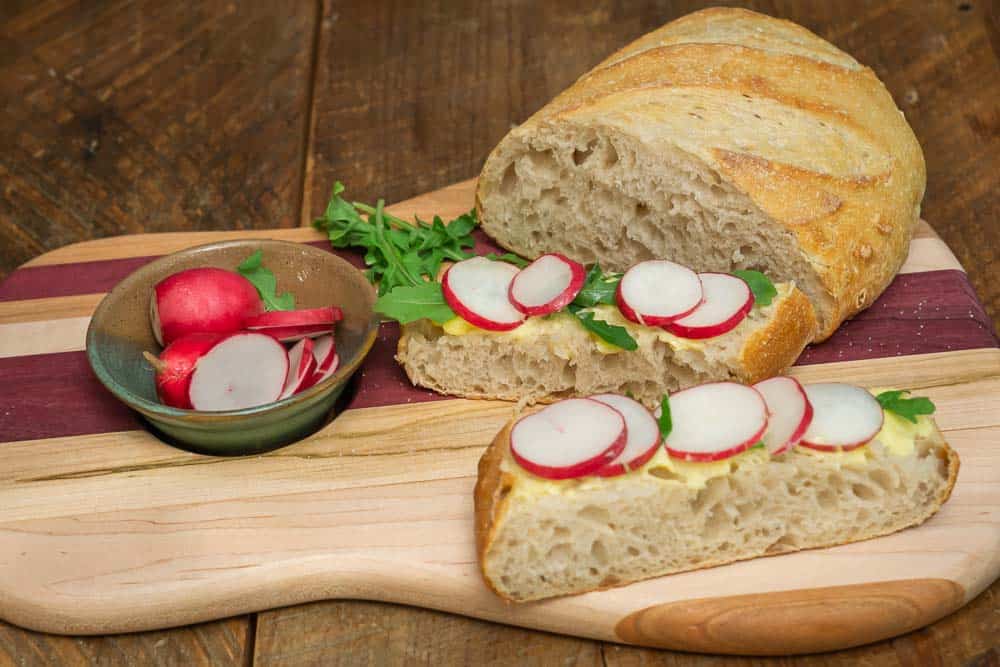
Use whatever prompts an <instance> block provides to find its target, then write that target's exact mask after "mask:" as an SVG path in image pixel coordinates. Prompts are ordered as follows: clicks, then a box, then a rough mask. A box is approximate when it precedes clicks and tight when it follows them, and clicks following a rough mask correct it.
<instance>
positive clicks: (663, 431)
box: [656, 394, 674, 440]
mask: <svg viewBox="0 0 1000 667" xmlns="http://www.w3.org/2000/svg"><path fill="white" fill-rule="evenodd" d="M656 423H657V424H658V425H659V427H660V437H661V438H663V439H664V440H666V439H667V436H669V435H670V432H671V431H673V430H674V422H673V420H672V419H671V417H670V394H664V395H663V398H662V399H661V400H660V416H659V417H657V418H656Z"/></svg>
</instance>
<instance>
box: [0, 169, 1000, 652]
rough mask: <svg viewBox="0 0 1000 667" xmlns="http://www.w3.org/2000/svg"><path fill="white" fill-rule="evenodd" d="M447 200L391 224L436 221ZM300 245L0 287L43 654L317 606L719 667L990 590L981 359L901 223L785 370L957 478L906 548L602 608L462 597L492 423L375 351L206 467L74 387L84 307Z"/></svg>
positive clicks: (134, 248)
mask: <svg viewBox="0 0 1000 667" xmlns="http://www.w3.org/2000/svg"><path fill="white" fill-rule="evenodd" d="M471 188H472V185H471V182H466V183H461V184H458V185H456V186H452V187H450V188H446V189H444V190H441V191H438V192H435V193H431V194H429V195H425V196H423V197H420V198H417V199H415V200H411V201H409V202H405V203H403V204H400V205H398V206H396V207H394V211H395V212H396V213H397V214H400V215H403V216H404V217H405V216H408V215H411V214H413V213H419V214H421V215H422V216H429V215H430V214H433V213H440V214H442V215H443V216H445V217H448V216H454V215H456V214H458V213H459V212H462V211H465V210H467V209H468V208H470V207H471V203H472V189H471ZM249 236H254V237H272V238H280V239H291V240H298V241H302V242H310V243H317V244H321V245H322V244H323V241H322V237H321V236H320V235H319V234H318V233H316V232H314V231H313V230H310V229H294V230H272V231H264V232H224V233H214V232H209V233H189V234H157V235H142V236H130V237H123V238H116V239H106V240H101V241H93V242H89V243H83V244H78V245H74V246H70V247H67V248H62V249H60V250H57V251H55V252H51V253H49V254H46V255H43V256H42V257H39V258H37V259H36V260H34V261H32V262H30V263H29V264H27V265H26V266H25V267H22V268H21V269H19V270H18V271H16V272H15V273H14V274H12V275H11V276H9V277H8V279H7V280H6V281H5V282H4V283H3V284H0V616H2V617H3V618H4V619H5V620H7V621H10V622H12V623H16V624H19V625H23V626H25V627H28V628H33V629H37V630H43V631H47V632H55V633H72V634H90V633H113V632H127V631H133V630H144V629H149V628H162V627H168V626H173V625H180V624H186V623H192V622H195V621H202V620H206V619H213V618H219V617H223V616H229V615H233V614H239V613H244V612H249V611H254V610H260V609H266V608H271V607H277V606H282V605H290V604H295V603H299V602H305V601H308V600H317V599H322V598H366V599H374V600H386V601H393V602H401V603H406V604H413V605H418V606H422V607H430V608H434V609H442V610H446V611H451V612H455V613H459V614H466V615H470V616H477V617H480V618H485V619H491V620H495V621H498V622H502V623H512V624H516V625H523V626H526V627H531V628H538V629H543V630H550V631H554V632H561V633H567V634H575V635H581V636H586V637H593V638H598V639H603V640H609V641H615V642H626V643H635V644H642V645H647V646H661V647H669V648H676V649H684V650H694V651H708V652H718V653H763V654H767V653H797V652H809V651H819V650H829V649H836V648H843V647H847V646H852V645H856V644H862V643H866V642H870V641H874V640H878V639H882V638H885V637H889V636H892V635H896V634H899V633H903V632H906V631H909V630H912V629H915V628H918V627H920V626H923V625H925V624H928V623H931V622H933V621H935V620H937V619H938V618H941V617H942V616H944V615H945V614H948V613H950V612H952V611H954V610H955V609H957V608H958V607H960V606H961V605H963V604H964V603H965V602H967V601H968V600H970V599H971V598H972V597H974V596H975V595H977V594H978V593H979V592H981V591H982V590H983V589H984V588H986V587H987V586H988V585H989V584H990V583H991V582H992V581H993V580H994V579H995V578H996V577H997V576H998V574H1000V400H998V397H1000V350H998V349H997V347H996V345H997V343H996V339H995V337H994V334H993V332H992V331H991V326H990V322H989V318H988V317H987V316H986V314H985V313H984V312H983V309H982V307H981V306H980V304H979V303H978V301H977V300H976V297H975V294H974V292H973V291H972V289H971V287H970V286H969V283H968V281H967V279H966V277H965V274H964V272H963V271H962V268H961V267H960V266H959V265H958V263H957V262H956V260H955V258H954V257H953V255H952V254H951V252H950V251H949V250H948V248H947V247H946V246H945V245H944V244H943V243H942V242H941V240H940V239H938V238H937V236H935V234H934V233H933V231H932V230H931V229H930V227H928V226H927V225H926V224H923V225H921V227H920V229H919V232H918V234H917V237H916V238H915V239H914V241H913V245H912V248H911V252H910V257H909V260H908V261H907V263H906V265H905V267H904V269H903V273H902V274H901V275H900V276H899V277H898V278H897V279H896V281H895V283H894V284H893V285H892V286H891V287H890V288H889V290H888V291H887V292H886V294H885V295H883V297H882V298H881V299H880V300H879V301H878V302H876V304H875V305H874V306H872V308H870V309H869V310H868V311H866V312H865V313H863V314H861V315H860V316H859V317H857V318H855V320H853V321H851V322H849V323H847V324H845V325H844V327H842V329H841V330H840V331H839V332H838V333H837V334H836V335H835V336H834V338H833V339H831V340H830V341H828V342H827V343H825V344H823V345H822V346H818V347H815V348H811V349H809V350H807V351H806V353H805V354H804V355H803V357H802V359H801V360H800V362H799V365H798V366H796V367H795V368H794V371H793V372H794V374H795V375H797V376H799V377H801V378H803V379H805V380H808V381H815V380H830V379H839V380H848V381H851V382H855V383H859V384H867V385H879V386H895V387H902V388H911V389H916V390H919V393H921V394H926V395H928V396H930V397H931V398H932V399H933V400H934V402H935V403H936V404H937V406H938V412H937V420H938V423H939V424H940V425H941V427H942V428H943V429H944V431H945V434H946V436H947V438H948V440H949V441H950V442H951V444H952V446H953V447H955V449H957V450H958V452H959V454H960V455H961V458H962V468H961V473H960V474H959V477H958V483H957V485H956V487H955V490H954V493H953V495H952V498H951V500H950V501H949V502H948V503H947V504H946V505H945V506H944V508H943V509H942V510H941V511H940V513H938V514H937V515H936V516H935V517H934V518H932V519H931V520H930V521H928V522H927V523H926V524H924V525H923V526H920V527H919V528H915V529H911V530H906V531H904V532H902V533H899V534H896V535H892V536H889V537H885V538H881V539H877V540H872V541H868V542H863V543H859V544H852V545H847V546H842V547H837V548H833V549H823V550H815V551H809V552H804V553H798V554H791V555H784V556H779V557H776V558H764V559H758V560H753V561H749V562H744V563H738V564H734V565H729V566H725V567H719V568H714V569H710V570H703V571H699V572H692V573H687V574H679V575H674V576H670V577H664V578H660V579H654V580H650V581H646V582H642V583H638V584H633V585H630V586H625V587H622V588H616V589H613V590H608V591H603V592H599V593H590V594H586V595H579V596H574V597H567V598H563V599H557V600H551V601H546V602H540V603H532V604H525V605H507V604H504V603H502V602H501V601H499V600H498V599H497V598H496V597H494V596H493V595H492V594H491V593H490V592H489V591H488V590H487V589H486V587H485V586H484V585H483V583H482V581H481V580H480V578H479V575H478V572H477V569H476V562H475V554H474V551H473V534H472V488H473V484H474V482H475V476H474V475H475V470H476V462H477V460H478V458H479V455H480V453H481V452H482V450H483V448H484V447H485V446H486V445H487V444H488V443H489V441H490V439H491V438H492V437H493V435H494V434H495V433H496V431H497V430H498V429H499V428H500V427H501V425H502V424H503V423H504V421H506V420H507V418H508V417H509V416H510V415H511V406H510V405H509V404H506V403H502V402H492V401H469V400H459V399H443V398H441V397H439V396H436V395H433V394H430V393H428V392H424V391H421V390H416V389H413V388H412V387H410V386H409V385H408V383H407V382H406V380H405V377H404V376H403V375H402V373H401V372H400V371H399V369H398V368H397V367H396V366H395V364H394V363H393V361H392V354H393V351H394V344H395V336H396V331H395V329H394V328H393V327H392V326H390V325H383V330H382V335H381V337H380V340H379V342H378V343H377V345H376V348H375V350H374V351H373V353H372V355H371V357H370V358H369V360H368V362H366V366H365V368H364V371H363V373H361V375H360V377H359V378H358V382H357V386H356V389H357V391H356V393H355V394H354V396H353V399H352V400H351V402H350V404H349V406H348V409H347V410H346V411H345V412H344V413H343V414H341V415H340V416H339V417H338V418H337V419H336V420H335V421H333V422H332V423H331V424H330V425H329V426H327V427H326V428H324V429H323V430H322V431H321V432H320V433H318V434H316V435H315V436H313V437H311V438H309V439H307V440H305V441H303V442H300V443H298V444H295V445H292V446H290V447H287V448H284V449H281V450H278V451H275V452H272V453H270V454H267V455H263V456H256V457H251V458H236V459H232V458H212V457H207V456H200V455H197V454H190V453H187V452H184V451H181V450H178V449H175V448H173V447H170V446H168V445H166V444H164V443H162V442H160V441H159V440H157V439H156V438H155V437H154V436H152V435H150V434H149V433H148V432H147V431H145V430H144V429H143V427H142V425H141V424H140V423H139V422H138V421H137V420H136V418H135V417H134V416H133V415H132V414H131V413H130V412H129V411H128V410H126V409H125V408H123V407H122V406H121V405H120V404H118V403H117V402H116V401H115V400H114V399H113V398H112V397H111V396H110V395H109V394H108V393H107V392H106V391H105V390H104V389H103V388H102V387H101V386H100V384H99V383H98V382H97V380H96V379H95V378H94V377H93V376H92V375H91V373H90V370H89V367H88V366H87V362H86V358H85V356H84V352H83V342H84V331H85V329H86V326H87V322H88V318H89V315H90V313H91V312H92V310H93V308H94V307H95V306H96V305H97V303H98V301H99V300H100V298H101V296H102V294H103V293H104V292H106V291H107V290H108V289H109V288H111V287H112V286H113V285H114V284H115V283H116V282H117V281H118V280H120V279H121V278H123V277H124V276H125V275H127V274H128V273H129V272H131V271H132V270H134V269H135V268H136V267H138V266H140V265H142V264H143V263H145V262H147V261H149V260H150V259H151V258H153V257H155V256H158V255H162V254H165V253H168V252H171V251H174V250H179V249H181V248H185V247H188V246H192V245H198V244H202V243H206V242H209V241H214V240H219V239H224V238H235V237H249Z"/></svg>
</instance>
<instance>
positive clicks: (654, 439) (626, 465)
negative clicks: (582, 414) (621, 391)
mask: <svg viewBox="0 0 1000 667" xmlns="http://www.w3.org/2000/svg"><path fill="white" fill-rule="evenodd" d="M590 398H591V399H593V400H595V401H599V402H601V403H604V404H605V405H610V406H611V407H613V408H614V409H615V410H617V411H618V412H620V413H622V417H624V418H625V429H626V431H627V432H628V434H627V437H626V438H625V449H623V450H622V453H621V454H619V455H618V457H617V458H615V460H614V461H612V462H611V463H609V464H607V465H606V466H604V467H603V468H601V469H600V470H598V471H597V472H595V473H594V474H595V475H598V476H600V477H613V476H615V475H623V474H625V473H626V472H628V471H629V470H635V469H636V468H638V467H639V466H641V465H643V464H644V463H646V461H648V460H649V459H651V458H653V455H654V454H656V449H657V447H659V446H660V427H659V425H658V424H657V423H656V420H655V419H653V415H652V414H650V412H649V410H647V409H646V408H645V406H644V405H642V403H639V402H638V401H635V400H633V399H631V398H629V397H628V396H620V395H618V394H599V395H597V396H591V397H590Z"/></svg>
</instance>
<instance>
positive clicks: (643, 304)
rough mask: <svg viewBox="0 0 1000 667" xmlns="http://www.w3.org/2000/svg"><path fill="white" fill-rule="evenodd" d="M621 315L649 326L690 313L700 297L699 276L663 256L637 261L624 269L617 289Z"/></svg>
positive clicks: (660, 324)
mask: <svg viewBox="0 0 1000 667" xmlns="http://www.w3.org/2000/svg"><path fill="white" fill-rule="evenodd" d="M615 296H616V298H617V301H618V308H619V310H621V311H622V315H624V316H625V317H627V318H628V319H630V320H632V321H633V322H637V323H638V324H645V325H648V326H656V327H658V326H663V325H664V324H670V323H671V322H673V321H674V320H679V319H680V318H682V317H684V316H685V315H687V314H689V313H691V312H692V311H693V310H694V309H695V308H697V307H698V304H700V303H701V301H702V298H703V291H702V287H701V280H700V279H699V278H698V274H697V273H695V272H694V271H692V270H691V269H689V268H687V267H684V266H681V265H680V264H674V263H673V262H668V261H666V260H661V259H656V260H649V261H646V262H639V263H638V264H636V265H635V266H633V267H632V268H631V269H629V270H628V271H626V272H625V275H623V276H622V280H621V282H620V283H618V291H617V293H616V295H615Z"/></svg>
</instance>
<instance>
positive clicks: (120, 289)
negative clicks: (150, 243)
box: [87, 239, 379, 455]
mask: <svg viewBox="0 0 1000 667" xmlns="http://www.w3.org/2000/svg"><path fill="white" fill-rule="evenodd" d="M258 249H259V250H262V251H263V253H264V254H263V259H264V266H266V267H267V268H269V269H270V270H271V271H273V272H274V275H275V277H276V278H277V282H278V291H279V292H284V291H290V292H291V293H292V294H294V295H295V306H296V308H315V307H319V306H328V305H331V304H332V305H336V306H340V308H341V309H342V310H343V311H344V319H343V320H342V321H341V322H339V323H337V326H336V329H335V332H336V333H335V340H336V344H337V353H338V354H339V355H340V367H339V369H338V370H337V372H336V373H334V374H333V375H332V376H331V377H329V378H327V379H326V380H325V381H323V382H321V383H319V384H317V385H315V386H313V387H310V388H309V389H307V390H305V391H303V392H301V393H299V394H296V395H294V396H291V397H289V398H286V399H284V400H281V401H277V402H275V403H268V404H266V405H261V406H257V407H253V408H246V409H243V410H230V411H224V412H202V411H197V410H180V409H177V408H172V407H168V406H166V405H163V404H162V403H160V402H159V400H158V399H157V397H156V389H155V385H154V382H153V378H154V373H153V369H152V367H151V366H150V365H149V363H148V362H147V361H146V360H145V359H144V358H143V356H142V353H143V351H146V350H148V351H151V352H153V353H154V354H158V353H159V351H160V346H159V345H157V343H156V339H155V338H154V337H153V331H152V328H151V326H150V322H149V299H150V295H151V294H152V290H153V286H154V285H155V284H156V283H158V282H159V281H160V280H162V279H164V278H166V277H167V276H169V275H170V274H172V273H176V272H178V271H182V270H184V269H190V268H195V267H202V266H214V267H219V268H223V269H232V270H235V269H236V267H237V266H238V265H239V264H240V262H242V261H243V260H244V259H246V258H247V257H249V256H250V255H251V254H253V253H254V252H255V251H257V250H258ZM374 305H375V291H374V289H373V288H372V286H371V285H370V284H369V283H368V281H367V280H366V279H365V277H364V275H363V274H362V273H361V271H359V270H358V269H356V268H354V267H353V266H351V265H350V264H349V263H348V262H346V261H344V260H343V259H341V258H339V257H337V256H336V255H333V254H331V253H329V252H326V251H324V250H321V249H319V248H314V247H312V246H309V245H305V244H301V243H289V242H286V241H271V240H259V239H255V240H241V241H224V242H221V243H212V244H209V245H204V246H199V247H196V248H190V249H188V250H183V251H181V252H177V253H174V254H172V255H168V256H166V257H162V258H160V259H157V260H155V261H153V262H151V263H150V264H147V265H146V266H144V267H142V268H141V269H139V270H137V271H136V272H134V273H133V274H131V275H130V276H128V277H127V278H125V280H123V281H122V282H121V283H119V284H118V285H117V286H116V287H115V288H114V289H113V290H111V292H110V293H108V295H107V296H106V297H104V299H103V300H102V301H101V303H100V304H99V305H98V306H97V310H95V311H94V316H93V318H92V319H91V322H90V328H89V329H88V330H87V357H88V359H89V360H90V365H91V367H92V368H93V369H94V373H96V374H97V377H98V378H99V379H100V381H101V382H102V383H103V384H104V386H105V387H107V388H108V390H109V391H110V392H111V393H112V394H114V395H115V396H116V397H118V399H120V400H121V401H122V402H123V403H125V404H126V405H128V406H129V407H130V408H132V409H133V410H136V411H137V412H139V413H140V414H141V415H142V416H143V417H145V418H146V420H147V422H148V423H149V424H151V425H152V426H153V428H154V430H156V431H159V432H160V434H162V435H165V436H166V438H165V439H167V440H168V441H172V442H173V443H174V444H178V445H180V446H181V447H184V448H186V449H190V450H193V451H197V452H201V453H205V454H216V455H239V454H255V453H259V452H263V451H267V450H270V449H274V448H276V447H280V446H282V445H286V444H289V443H292V442H294V441H296V440H299V439H301V438H303V437H305V436H307V435H309V434H310V433H312V432H314V431H315V430H317V429H318V428H319V427H321V426H322V425H323V424H324V423H325V422H326V421H327V419H328V418H329V417H330V414H331V411H332V410H333V407H334V403H335V402H336V400H337V398H338V397H339V396H340V394H341V392H342V391H343V390H344V387H345V385H346V384H347V382H348V380H349V379H350V377H351V375H352V374H353V373H354V371H356V370H357V369H358V367H359V366H360V365H361V362H362V361H363V360H364V358H365V355H366V354H368V351H369V350H370V349H371V347H372V344H373V343H374V342H375V336H376V335H377V333H378V322H379V320H378V318H377V317H376V316H375V313H374V310H373V307H374Z"/></svg>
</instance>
